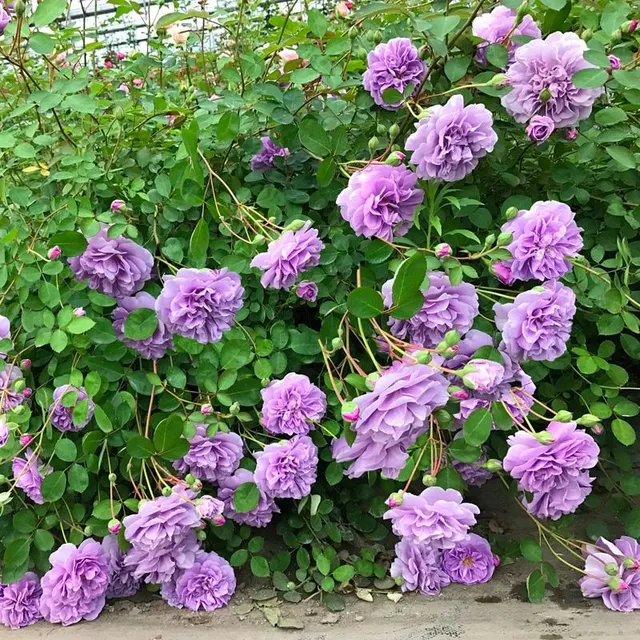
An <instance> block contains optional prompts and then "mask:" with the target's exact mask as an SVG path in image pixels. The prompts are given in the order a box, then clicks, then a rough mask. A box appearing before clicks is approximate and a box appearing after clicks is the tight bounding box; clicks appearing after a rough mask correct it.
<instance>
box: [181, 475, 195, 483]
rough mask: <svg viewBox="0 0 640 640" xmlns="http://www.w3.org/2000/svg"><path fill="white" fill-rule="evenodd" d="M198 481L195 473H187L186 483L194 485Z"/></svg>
mask: <svg viewBox="0 0 640 640" xmlns="http://www.w3.org/2000/svg"><path fill="white" fill-rule="evenodd" d="M196 480H197V478H196V477H195V476H194V475H193V473H187V475H186V476H185V477H184V481H185V482H186V483H187V484H193V483H194V482H195V481H196Z"/></svg>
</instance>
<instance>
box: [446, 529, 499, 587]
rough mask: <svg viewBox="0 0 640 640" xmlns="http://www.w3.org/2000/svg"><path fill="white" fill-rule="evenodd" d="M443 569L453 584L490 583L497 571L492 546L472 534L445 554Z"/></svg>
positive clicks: (480, 537)
mask: <svg viewBox="0 0 640 640" xmlns="http://www.w3.org/2000/svg"><path fill="white" fill-rule="evenodd" d="M442 568H443V569H444V570H445V572H446V573H447V575H448V576H449V578H451V582H459V583H461V584H480V583H482V582H489V580H491V577H492V576H493V572H494V570H495V562H494V556H493V552H492V551H491V546H490V545H489V543H488V542H487V541H486V540H485V539H484V538H483V537H482V536H479V535H476V534H475V533H470V534H469V535H468V536H467V537H466V538H465V539H464V540H461V541H460V542H458V543H456V545H455V546H454V547H453V549H448V550H447V551H445V552H444V554H443V557H442Z"/></svg>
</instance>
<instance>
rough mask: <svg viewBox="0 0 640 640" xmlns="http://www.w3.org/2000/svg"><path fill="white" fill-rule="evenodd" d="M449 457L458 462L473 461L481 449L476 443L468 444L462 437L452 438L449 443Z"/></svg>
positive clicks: (476, 458)
mask: <svg viewBox="0 0 640 640" xmlns="http://www.w3.org/2000/svg"><path fill="white" fill-rule="evenodd" d="M449 453H450V454H451V457H452V458H454V459H455V460H459V461H460V462H466V463H470V462H475V461H476V460H478V458H479V457H480V456H481V454H482V449H481V448H480V447H478V446H476V445H473V444H469V443H468V442H466V441H465V440H464V439H462V438H458V439H456V440H454V441H453V442H452V443H451V444H450V445H449Z"/></svg>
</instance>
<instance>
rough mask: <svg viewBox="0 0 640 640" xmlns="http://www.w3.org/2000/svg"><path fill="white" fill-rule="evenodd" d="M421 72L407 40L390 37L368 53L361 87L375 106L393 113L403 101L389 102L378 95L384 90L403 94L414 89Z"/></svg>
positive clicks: (417, 54)
mask: <svg viewBox="0 0 640 640" xmlns="http://www.w3.org/2000/svg"><path fill="white" fill-rule="evenodd" d="M425 73H426V66H425V64H424V62H423V61H422V60H421V59H420V54H419V53H418V50H417V49H416V48H415V47H414V46H413V44H411V40H409V38H393V39H392V40H389V42H383V43H381V44H379V45H378V46H377V47H376V48H375V49H374V50H373V51H370V52H369V55H368V56H367V70H366V71H365V72H364V75H363V76H362V86H363V87H364V88H365V89H366V90H367V91H368V92H369V93H370V94H371V97H372V98H373V101H374V102H375V103H376V104H377V105H378V106H380V107H383V108H385V109H388V110H390V111H394V110H396V109H398V108H400V106H402V103H403V100H399V101H397V102H391V103H389V102H386V101H385V99H384V98H383V97H382V94H383V93H384V92H385V91H386V90H387V89H395V90H396V91H399V92H400V93H401V94H402V95H404V93H405V91H406V90H407V89H408V88H409V87H413V88H414V89H415V88H417V87H418V85H419V84H420V82H421V81H422V78H424V74H425Z"/></svg>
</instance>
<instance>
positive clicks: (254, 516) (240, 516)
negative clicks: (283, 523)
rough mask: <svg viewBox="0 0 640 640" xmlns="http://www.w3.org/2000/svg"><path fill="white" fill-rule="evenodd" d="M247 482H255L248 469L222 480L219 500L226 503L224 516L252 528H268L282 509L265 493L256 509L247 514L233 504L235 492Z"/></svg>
mask: <svg viewBox="0 0 640 640" xmlns="http://www.w3.org/2000/svg"><path fill="white" fill-rule="evenodd" d="M247 482H254V477H253V473H251V471H248V470H247V469H238V470H237V471H236V472H235V474H234V475H232V476H230V477H228V478H223V479H222V480H220V482H219V483H218V484H219V487H220V489H219V491H218V499H219V500H222V502H224V515H225V516H226V517H227V518H229V519H231V520H233V521H234V522H237V523H238V524H248V525H249V526H250V527H266V526H267V525H268V524H269V523H270V522H271V519H272V518H273V514H274V513H280V509H278V506H277V505H276V503H275V502H274V501H273V498H271V497H270V496H268V495H267V494H266V493H264V492H263V491H260V500H259V501H258V504H257V506H256V508H255V509H253V510H252V511H248V512H247V513H238V512H237V511H236V510H235V505H234V502H233V492H234V491H235V490H236V489H237V488H238V487H239V486H240V485H241V484H246V483H247Z"/></svg>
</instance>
